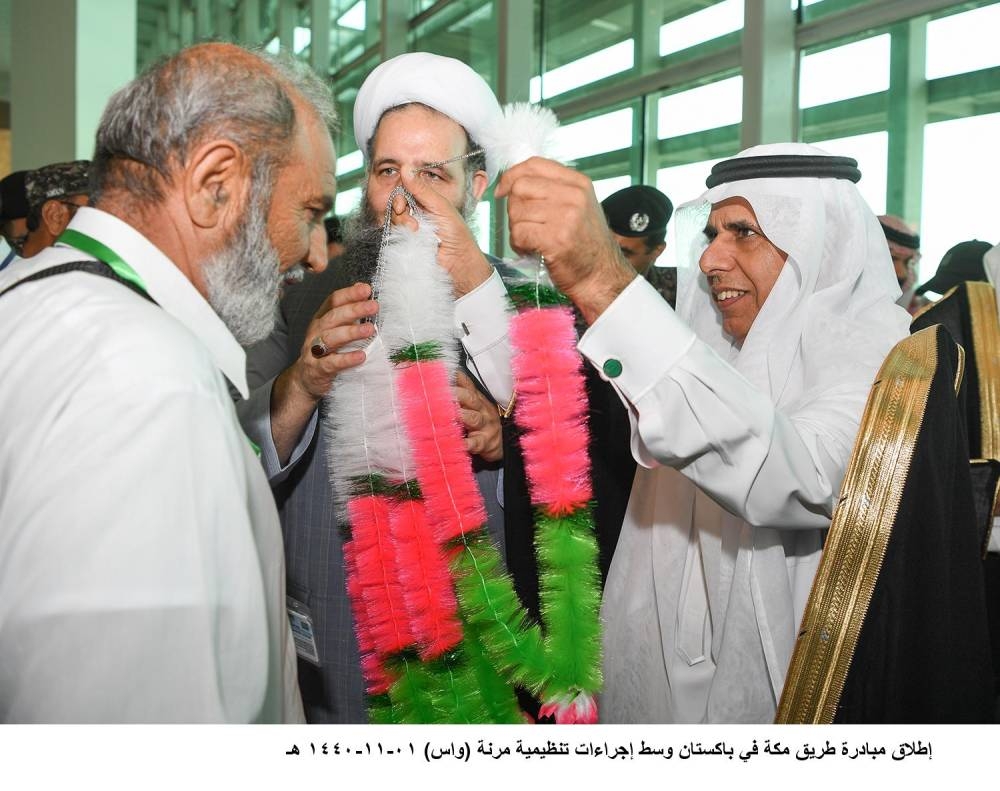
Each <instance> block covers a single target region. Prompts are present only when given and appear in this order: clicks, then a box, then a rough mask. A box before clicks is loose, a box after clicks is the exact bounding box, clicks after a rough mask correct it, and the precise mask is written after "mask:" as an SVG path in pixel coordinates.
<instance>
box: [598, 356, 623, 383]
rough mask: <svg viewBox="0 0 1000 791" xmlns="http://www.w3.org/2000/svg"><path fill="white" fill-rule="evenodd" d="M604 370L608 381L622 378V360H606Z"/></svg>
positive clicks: (610, 358) (612, 358) (611, 358)
mask: <svg viewBox="0 0 1000 791" xmlns="http://www.w3.org/2000/svg"><path fill="white" fill-rule="evenodd" d="M602 368H603V369H604V375H605V376H606V377H608V379H614V378H615V377H617V376H621V372H622V364H621V360H616V359H615V358H614V357H609V358H608V359H607V360H605V361H604V365H603V366H602Z"/></svg>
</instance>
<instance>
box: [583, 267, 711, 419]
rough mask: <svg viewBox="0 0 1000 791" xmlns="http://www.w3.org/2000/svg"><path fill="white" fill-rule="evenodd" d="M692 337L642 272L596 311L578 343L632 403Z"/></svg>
mask: <svg viewBox="0 0 1000 791" xmlns="http://www.w3.org/2000/svg"><path fill="white" fill-rule="evenodd" d="M694 341H695V334H694V331H693V330H692V329H691V328H690V327H688V326H687V325H686V324H685V323H684V322H683V321H681V320H680V319H679V318H677V314H676V313H674V310H673V308H671V307H670V305H668V304H667V302H666V301H665V300H664V299H663V297H661V296H660V294H659V293H658V292H657V291H656V289H655V288H653V286H651V285H650V284H649V282H647V281H646V279H645V278H641V277H637V278H635V279H634V280H633V281H632V282H631V283H629V284H628V286H626V287H625V290H624V291H622V293H621V294H619V295H618V296H617V297H616V298H615V301H614V302H612V303H611V305H610V306H609V307H608V309H607V310H605V311H604V312H603V313H602V314H601V315H600V316H598V318H597V321H595V322H594V323H593V325H591V327H590V329H588V330H587V331H586V332H585V333H584V334H583V337H582V338H581V339H580V342H579V343H578V344H577V349H579V351H580V353H581V354H582V355H583V356H584V357H586V358H587V359H588V360H589V361H590V362H591V364H592V365H593V366H594V367H595V368H596V369H597V370H598V371H599V372H600V375H601V378H602V379H605V380H607V381H610V382H611V383H612V384H613V385H614V386H615V388H616V389H617V390H618V391H619V392H621V393H622V394H623V395H624V396H625V397H626V398H627V399H628V400H629V401H630V402H631V403H633V404H635V403H636V402H637V401H638V400H639V399H640V398H642V397H643V395H645V394H646V393H647V392H648V391H649V390H650V389H652V388H653V387H655V386H656V385H657V384H658V383H659V382H660V381H661V380H662V379H663V378H664V377H665V376H666V375H667V372H668V371H669V370H670V369H671V368H672V367H673V366H674V365H675V364H676V363H677V361H678V360H679V359H680V358H681V357H683V356H684V355H685V354H686V353H687V351H688V349H690V348H691V345H692V344H693V343H694Z"/></svg>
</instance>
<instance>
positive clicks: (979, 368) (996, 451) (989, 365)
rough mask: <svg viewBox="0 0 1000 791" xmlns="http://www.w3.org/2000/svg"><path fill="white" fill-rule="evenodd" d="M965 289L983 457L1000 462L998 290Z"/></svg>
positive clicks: (978, 285) (968, 285)
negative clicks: (977, 379) (976, 379)
mask: <svg viewBox="0 0 1000 791" xmlns="http://www.w3.org/2000/svg"><path fill="white" fill-rule="evenodd" d="M965 286H966V289H967V292H968V295H969V313H970V318H971V321H972V348H973V350H974V351H975V355H976V373H977V374H978V377H979V393H978V395H979V424H980V427H981V429H980V430H981V435H980V437H981V443H982V445H981V455H982V457H983V458H984V459H1000V319H998V316H997V299H996V291H994V289H993V286H991V285H990V284H989V283H966V284H965Z"/></svg>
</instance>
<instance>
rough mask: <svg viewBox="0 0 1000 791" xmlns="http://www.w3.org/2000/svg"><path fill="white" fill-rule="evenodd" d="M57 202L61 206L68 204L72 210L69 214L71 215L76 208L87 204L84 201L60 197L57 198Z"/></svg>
mask: <svg viewBox="0 0 1000 791" xmlns="http://www.w3.org/2000/svg"><path fill="white" fill-rule="evenodd" d="M59 203H61V204H62V205H63V206H69V207H70V208H71V209H72V210H73V212H72V214H70V216H71V217H72V216H73V215H75V214H76V210H77V209H79V208H80V207H81V206H86V205H87V204H86V203H73V201H71V200H63V199H62V198H60V199H59Z"/></svg>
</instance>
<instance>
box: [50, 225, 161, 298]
mask: <svg viewBox="0 0 1000 791" xmlns="http://www.w3.org/2000/svg"><path fill="white" fill-rule="evenodd" d="M56 242H61V243H62V244H65V245H69V246H70V247H75V248H76V249H77V250H79V251H80V252H82V253H87V255H92V256H94V258H96V259H97V260H98V261H102V262H104V263H105V264H107V265H108V266H109V267H111V269H112V271H113V272H114V273H115V274H116V275H118V277H120V278H121V279H122V280H127V281H128V282H129V283H131V284H132V285H134V286H135V287H136V288H138V289H139V290H141V291H142V292H143V293H144V294H148V293H149V289H147V288H146V284H145V283H144V282H143V280H142V278H141V277H139V273H138V272H136V271H135V270H134V269H133V268H132V267H130V266H129V265H128V264H127V263H125V259H124V258H122V257H121V256H120V255H118V253H116V252H115V251H114V250H112V249H111V248H110V247H108V246H107V245H106V244H104V243H103V242H99V241H97V239H95V238H94V237H92V236H88V235H87V234H85V233H81V232H80V231H77V230H75V229H73V228H67V229H66V230H65V231H63V232H62V233H61V234H60V235H59V238H58V239H56Z"/></svg>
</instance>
